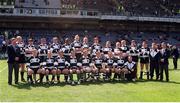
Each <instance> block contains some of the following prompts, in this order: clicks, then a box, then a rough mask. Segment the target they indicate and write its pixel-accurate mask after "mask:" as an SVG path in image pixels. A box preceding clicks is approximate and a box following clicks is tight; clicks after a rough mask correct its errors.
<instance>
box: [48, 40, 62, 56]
mask: <svg viewBox="0 0 180 103" xmlns="http://www.w3.org/2000/svg"><path fill="white" fill-rule="evenodd" d="M60 48H61V46H60V44H58V43H57V44H55V43H53V44H52V45H50V50H51V51H52V55H53V57H54V58H55V57H57V56H58V52H59V50H60Z"/></svg>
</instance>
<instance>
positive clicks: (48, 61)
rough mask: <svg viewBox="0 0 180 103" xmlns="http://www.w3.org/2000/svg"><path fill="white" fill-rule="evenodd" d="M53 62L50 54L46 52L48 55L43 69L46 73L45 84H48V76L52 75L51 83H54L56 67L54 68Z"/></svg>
mask: <svg viewBox="0 0 180 103" xmlns="http://www.w3.org/2000/svg"><path fill="white" fill-rule="evenodd" d="M54 62H55V60H54V58H53V57H52V52H51V51H48V55H47V58H46V60H45V61H44V63H43V65H44V69H45V71H46V83H49V76H48V75H49V74H52V80H51V83H54V81H55V75H56V67H55V63H54Z"/></svg>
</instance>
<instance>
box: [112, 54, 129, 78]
mask: <svg viewBox="0 0 180 103" xmlns="http://www.w3.org/2000/svg"><path fill="white" fill-rule="evenodd" d="M115 63H116V65H115V74H117V77H115V76H114V79H117V80H120V79H125V72H127V69H125V68H124V63H125V58H124V57H123V52H122V51H120V52H119V53H118V57H116V59H115Z"/></svg>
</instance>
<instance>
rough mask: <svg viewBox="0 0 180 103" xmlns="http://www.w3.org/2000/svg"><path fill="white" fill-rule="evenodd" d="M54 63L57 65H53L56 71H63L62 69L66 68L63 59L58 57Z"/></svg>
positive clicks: (65, 62)
mask: <svg viewBox="0 0 180 103" xmlns="http://www.w3.org/2000/svg"><path fill="white" fill-rule="evenodd" d="M55 61H56V62H57V64H55V65H56V67H57V68H58V69H64V68H65V67H66V64H67V61H66V60H65V58H64V57H59V56H58V57H57V58H56V59H55Z"/></svg>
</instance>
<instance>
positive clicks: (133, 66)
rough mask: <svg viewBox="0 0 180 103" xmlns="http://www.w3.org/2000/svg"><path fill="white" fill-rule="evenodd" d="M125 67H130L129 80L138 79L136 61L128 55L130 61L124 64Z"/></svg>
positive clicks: (127, 76)
mask: <svg viewBox="0 0 180 103" xmlns="http://www.w3.org/2000/svg"><path fill="white" fill-rule="evenodd" d="M124 65H125V68H126V69H128V72H127V75H126V78H127V79H128V80H132V81H136V72H135V69H136V63H135V62H134V61H132V57H131V56H128V61H127V62H126V63H125V64H124Z"/></svg>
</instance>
